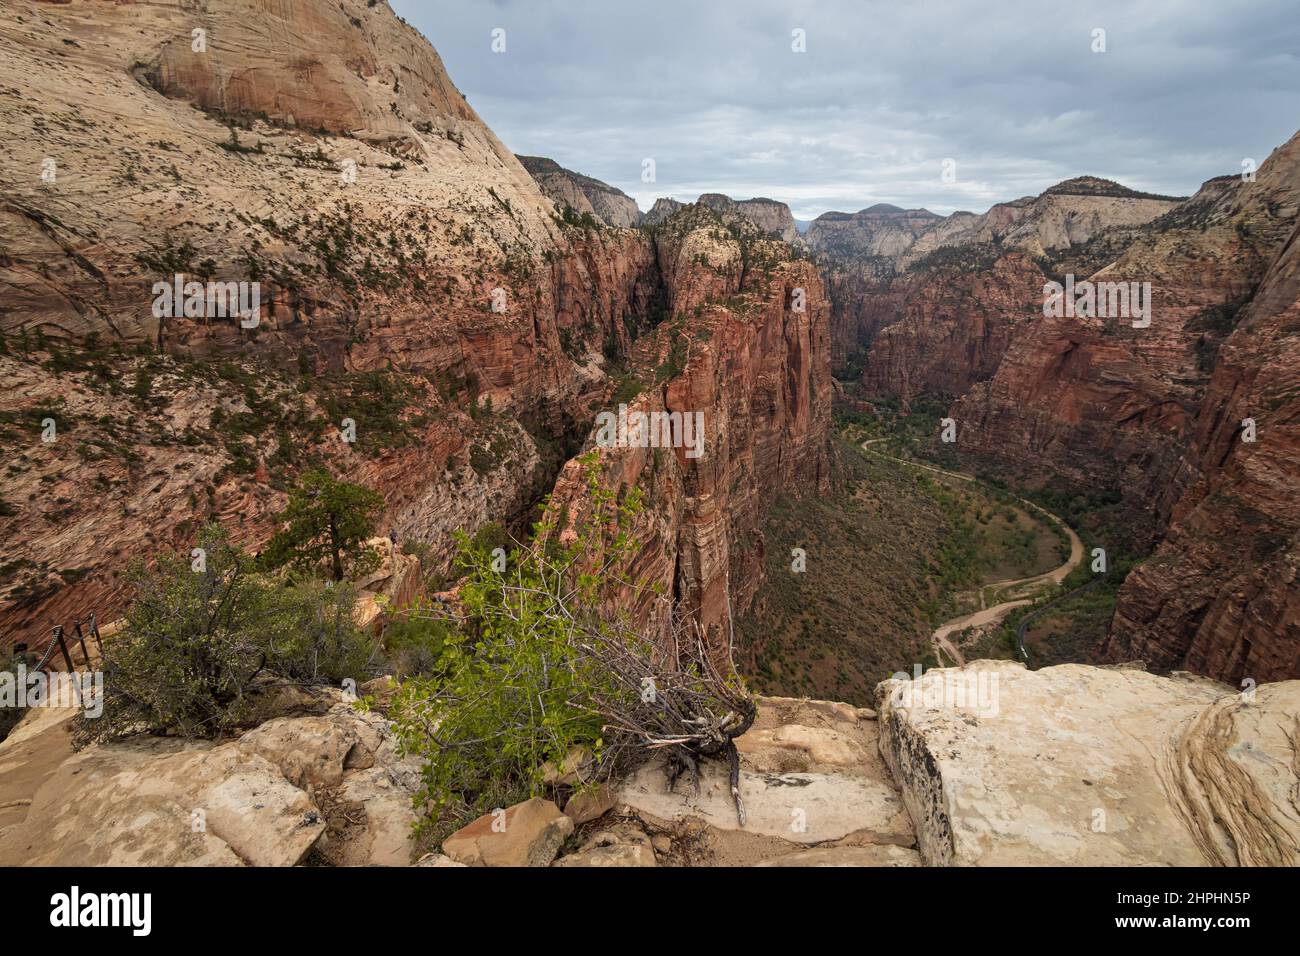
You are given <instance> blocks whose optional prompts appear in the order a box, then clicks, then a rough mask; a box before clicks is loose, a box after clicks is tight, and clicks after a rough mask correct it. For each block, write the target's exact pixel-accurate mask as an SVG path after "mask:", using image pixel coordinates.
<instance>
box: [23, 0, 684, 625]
mask: <svg viewBox="0 0 1300 956" xmlns="http://www.w3.org/2000/svg"><path fill="white" fill-rule="evenodd" d="M196 18H197V19H196ZM354 19H355V20H356V21H357V23H354V22H353V20H354ZM196 26H197V27H199V28H203V29H206V30H207V34H206V42H207V51H206V53H197V52H194V51H192V50H191V42H192V35H191V31H192V30H193V29H195V28H196ZM65 40H67V41H69V42H65ZM378 51H383V53H382V54H380V53H379V52H378ZM133 70H134V71H135V72H134V73H133ZM41 77H45V78H47V79H41ZM51 78H56V79H51ZM0 90H2V91H3V92H0V101H3V102H5V103H6V106H5V108H4V109H3V115H4V117H5V120H4V123H5V127H4V134H5V135H3V136H0V185H2V186H3V190H2V191H3V193H4V196H5V200H4V202H3V203H2V204H0V221H2V223H0V235H3V236H4V239H3V249H2V250H0V252H2V255H0V297H2V298H3V300H4V302H5V309H4V312H3V314H2V315H0V334H3V335H4V337H5V340H6V341H13V340H14V339H15V337H18V336H22V337H24V338H27V337H30V338H31V339H32V340H33V341H46V342H49V343H54V345H55V346H57V347H58V348H59V349H76V348H79V347H81V345H82V344H83V343H85V342H87V341H88V337H89V336H93V337H94V338H95V340H96V341H97V342H98V345H99V347H102V348H105V349H110V348H115V349H121V350H122V351H123V353H124V354H127V355H129V354H130V353H131V351H132V350H133V349H135V348H137V347H139V348H147V349H154V350H158V351H160V352H161V353H162V356H163V357H161V358H159V359H157V360H156V361H157V362H159V363H162V367H160V368H154V369H153V370H152V371H151V372H150V374H151V375H152V378H153V388H154V392H153V398H155V399H157V400H158V401H160V402H162V403H163V404H164V405H165V408H166V413H165V414H159V413H158V412H157V411H156V409H154V408H148V409H146V410H147V412H148V414H141V413H140V412H141V410H140V409H133V408H132V407H130V405H129V404H127V403H123V402H122V401H121V399H120V389H121V388H122V384H123V382H125V383H126V385H128V386H129V385H130V383H131V372H130V371H126V372H117V371H115V370H110V371H109V372H108V373H107V374H108V375H109V378H108V379H105V378H104V377H102V376H101V375H97V374H94V373H92V372H91V371H90V370H89V366H86V367H83V368H78V369H73V370H65V371H61V372H55V371H53V370H51V368H50V367H49V365H50V363H49V361H48V359H49V358H50V356H49V354H48V350H47V352H45V353H41V352H39V351H38V352H37V353H35V354H33V355H31V356H30V357H29V356H27V355H25V354H19V352H18V351H17V350H15V351H12V352H10V353H9V354H6V355H3V356H0V364H3V368H2V369H0V374H3V376H4V378H5V380H6V382H7V383H12V388H10V389H7V390H6V392H5V395H4V396H3V397H0V413H3V414H4V415H5V417H6V421H8V420H9V417H10V416H13V420H15V421H18V422H23V423H27V422H29V421H30V422H31V423H32V427H30V428H28V427H26V426H25V425H24V427H22V428H21V429H19V428H9V427H8V426H6V427H5V428H3V429H0V447H3V449H4V450H5V452H6V458H7V459H8V460H10V461H11V462H13V467H12V468H11V470H10V474H9V476H8V480H7V482H6V488H5V500H6V503H8V504H10V505H11V506H12V510H13V511H14V512H15V513H13V514H9V513H8V511H9V510H11V509H0V511H4V512H5V513H4V514H0V533H3V535H4V537H5V538H6V540H8V541H12V542H15V547H14V552H13V553H12V555H7V558H8V559H9V562H8V563H7V564H6V569H5V572H4V577H3V580H0V599H3V600H0V634H3V642H4V643H5V644H6V645H8V644H9V643H10V642H13V641H20V640H22V641H26V642H28V643H29V644H31V643H36V642H42V641H43V640H44V639H45V638H46V637H47V636H48V634H49V627H50V626H51V622H52V621H63V622H65V623H69V624H70V623H71V620H72V619H73V618H74V617H75V616H77V615H84V614H85V613H87V612H88V611H89V610H91V609H94V610H97V611H98V612H99V617H100V620H107V619H110V618H111V617H113V616H115V615H116V613H117V612H118V611H120V609H121V607H122V604H123V600H124V597H125V585H124V582H123V581H122V580H120V578H119V577H118V573H119V572H120V570H121V569H122V568H124V567H126V566H127V565H128V564H130V563H131V561H133V560H135V559H137V558H142V559H145V560H151V559H152V558H154V557H155V556H156V555H157V554H158V552H159V551H161V550H177V549H184V550H188V548H189V547H190V544H189V541H190V539H191V538H192V534H193V529H194V527H195V526H197V524H198V523H201V522H202V521H204V520H207V519H209V518H211V519H214V520H218V521H221V523H223V524H224V525H226V526H227V527H229V528H230V529H231V531H232V534H234V536H235V537H236V539H237V540H239V541H240V542H241V543H242V544H244V545H246V546H247V547H249V548H252V549H256V548H257V547H259V546H260V545H261V544H262V543H263V542H264V541H265V540H266V538H267V537H269V535H270V533H271V531H272V530H273V529H272V527H271V524H270V518H271V516H272V515H274V514H275V512H276V511H278V510H279V509H280V508H281V507H282V506H283V503H284V497H283V491H282V489H283V487H284V485H285V482H286V479H289V478H291V477H292V471H293V470H294V467H296V466H289V467H286V466H284V465H281V464H277V461H276V459H277V455H276V447H277V438H276V434H275V431H274V429H270V428H267V429H264V430H263V431H260V432H258V433H256V434H254V435H253V436H251V437H250V439H249V440H248V441H247V442H246V443H245V444H244V454H246V455H247V456H249V457H250V458H251V459H253V465H254V467H253V470H252V471H250V472H248V473H246V474H245V475H239V474H234V475H232V474H230V471H229V466H230V465H231V464H232V462H233V460H234V454H233V452H231V450H230V448H229V447H228V446H226V445H223V443H222V441H221V440H220V438H219V437H217V438H214V439H213V440H212V441H210V442H201V443H197V444H196V443H195V441H194V436H196V435H205V434H206V435H214V436H220V435H221V433H222V428H221V427H219V426H218V425H217V424H216V420H215V417H214V415H215V413H216V412H218V411H220V413H222V414H223V415H225V416H231V415H244V414H248V412H249V408H250V406H249V404H248V402H247V401H246V400H245V398H244V396H243V395H242V394H241V393H242V392H243V391H244V390H245V386H244V385H242V384H237V385H232V384H231V382H230V381H229V380H227V381H221V380H214V379H213V378H212V377H211V375H210V374H208V371H209V370H210V369H211V368H213V367H219V366H220V363H222V362H225V361H230V362H232V363H236V364H239V367H240V368H242V369H244V374H246V375H247V376H248V380H249V381H252V382H255V383H257V385H258V387H259V388H261V389H262V390H263V394H262V396H261V398H262V399H263V400H265V401H266V402H267V403H268V405H269V406H273V407H277V408H280V409H282V410H288V409H292V408H293V406H294V405H295V403H296V402H298V401H299V400H301V401H302V402H303V403H304V405H305V407H306V409H305V410H306V414H307V415H309V416H310V415H322V414H327V413H328V412H327V406H326V405H325V404H323V403H322V402H321V398H322V396H321V395H320V394H319V393H316V392H310V391H309V392H307V393H305V394H304V393H302V392H301V391H300V390H299V389H298V388H297V385H298V384H299V381H298V380H297V376H298V375H299V374H301V375H303V376H305V377H306V378H307V379H308V380H314V379H315V378H316V376H318V375H328V376H338V375H342V374H345V373H347V374H352V373H361V372H366V371H371V370H382V369H390V368H391V369H393V374H394V375H396V376H398V377H399V378H402V379H403V380H404V381H405V382H407V384H409V385H410V386H411V387H412V388H413V389H415V391H416V393H417V394H419V396H420V398H419V404H420V405H421V406H422V407H423V408H424V409H427V410H428V411H429V412H430V414H429V415H428V416H427V419H428V420H426V421H424V422H423V423H422V424H419V425H412V426H411V434H410V436H409V439H410V440H409V441H407V442H405V443H404V444H402V445H401V446H400V447H394V448H389V449H384V450H380V451H374V450H363V446H362V445H359V446H356V447H352V446H345V445H344V444H343V443H341V442H339V441H338V440H337V435H336V434H335V433H334V428H337V427H338V426H337V423H335V424H334V425H333V426H332V427H331V429H330V431H329V432H328V433H327V434H323V435H318V436H315V437H313V438H311V439H307V438H305V437H304V436H299V435H294V436H293V439H292V441H290V442H289V444H290V445H295V444H300V445H302V446H303V447H302V451H303V452H304V453H308V452H309V453H311V454H314V455H318V456H320V457H321V458H323V459H324V460H325V461H327V462H328V463H329V464H330V465H331V467H333V468H334V469H335V470H336V471H338V472H340V473H346V474H347V475H348V476H349V478H350V479H351V480H355V481H360V482H363V483H366V484H369V485H370V486H372V487H375V488H376V489H377V490H379V491H380V492H381V493H382V494H383V495H384V497H385V499H386V501H387V503H388V507H389V513H388V515H387V516H386V518H385V521H386V522H387V523H388V524H391V525H392V526H393V527H394V528H395V529H396V530H397V532H398V534H399V535H400V536H402V538H403V539H406V538H410V537H414V538H418V539H421V540H424V541H428V542H430V543H431V544H432V545H433V547H434V549H435V552H439V553H438V554H437V557H440V558H444V559H445V558H446V557H447V556H448V554H449V552H450V550H451V545H450V537H449V533H450V532H451V531H453V530H456V529H458V528H463V529H466V530H474V529H476V528H477V527H479V526H481V525H482V524H484V523H485V522H487V521H490V520H495V521H504V522H510V521H514V520H517V519H519V518H520V517H521V516H523V515H524V514H526V512H527V510H528V509H529V508H530V507H531V506H532V505H533V503H534V502H535V501H536V500H537V498H538V497H540V496H541V495H542V494H544V493H545V492H546V491H547V490H548V488H549V486H550V484H551V482H552V481H553V480H554V474H555V469H556V468H557V467H558V462H557V461H555V460H553V458H552V459H551V460H547V461H543V460H542V458H541V456H540V455H539V453H538V447H537V446H538V440H539V439H540V440H542V441H556V442H558V443H559V444H560V445H561V446H562V445H563V444H564V442H565V441H566V440H567V438H568V437H571V436H572V435H573V434H575V433H576V432H578V431H585V430H586V423H587V422H588V421H589V418H588V415H589V412H588V411H587V409H588V406H589V405H590V403H591V402H592V401H594V400H596V397H597V396H598V395H600V394H601V393H602V392H603V391H604V390H605V389H606V388H607V378H608V376H607V373H606V366H607V359H606V357H605V355H606V352H607V351H608V352H611V353H612V352H615V351H617V350H619V349H624V348H626V346H627V343H628V342H629V341H630V339H631V335H632V331H633V329H632V328H631V326H634V325H635V324H636V322H637V321H638V320H639V317H641V316H643V315H644V314H645V313H646V311H647V309H648V306H649V302H650V300H651V298H652V297H653V295H654V293H655V289H656V287H657V284H658V279H657V276H656V275H655V270H656V262H655V253H654V248H653V246H652V244H651V243H650V242H649V241H648V240H647V239H646V238H645V237H642V236H639V235H638V234H636V233H634V232H632V231H611V230H599V231H592V230H583V229H579V228H572V227H568V226H562V225H557V224H556V222H555V221H554V219H553V213H554V205H553V203H552V202H551V201H550V200H548V199H547V198H546V197H544V196H543V195H542V193H541V192H540V191H539V190H538V188H537V184H536V183H535V182H534V181H533V179H532V177H531V176H529V175H528V173H527V171H526V170H524V169H523V167H522V166H521V165H520V164H519V163H518V162H517V161H516V159H515V157H514V156H513V155H512V154H511V153H510V152H509V151H508V150H506V149H505V148H504V147H503V146H502V145H501V143H500V142H499V141H498V140H497V139H496V137H495V136H494V135H493V134H492V133H491V131H490V130H488V129H487V128H486V127H485V126H484V125H483V124H482V123H481V121H480V120H479V119H478V118H477V117H476V116H475V114H474V113H473V111H472V110H471V109H470V108H469V107H468V105H466V104H465V102H464V100H463V98H462V97H461V96H460V94H459V93H458V92H456V90H455V88H454V86H453V85H452V84H451V82H450V80H449V79H448V78H447V76H446V74H445V71H444V70H443V68H442V65H441V63H440V61H439V59H438V57H437V54H436V53H435V52H434V51H433V49H432V48H431V47H429V45H428V44H427V43H426V42H425V41H423V39H421V38H420V37H419V36H418V34H416V33H415V32H414V31H413V30H411V29H410V28H409V27H407V26H405V25H403V24H402V23H400V22H399V21H398V20H397V18H396V17H395V16H394V15H393V13H392V11H391V10H390V9H389V8H388V6H387V5H386V4H378V5H375V6H373V7H372V6H370V5H368V4H367V3H366V2H364V0H346V2H343V3H338V2H332V3H331V2H325V0H305V2H303V3H294V4H288V5H286V4H279V3H265V2H253V0H214V2H212V3H208V4H207V5H206V6H205V7H204V9H203V11H202V13H201V14H196V13H194V12H193V11H190V10H188V9H186V8H183V7H180V6H174V5H173V6H167V5H148V4H146V5H140V4H128V5H121V4H117V5H114V4H107V3H76V4H69V5H56V6H48V7H42V8H41V11H40V15H39V16H23V17H21V19H20V14H19V12H18V8H6V9H5V11H3V12H0ZM34 103H38V104H40V108H39V109H38V108H37V107H35V106H30V104H34ZM20 104H29V105H20ZM313 104H314V105H313ZM11 107H12V108H11ZM56 114H57V115H59V116H63V117H74V116H75V117H81V118H82V119H81V120H78V121H77V124H75V125H73V121H72V120H70V119H69V120H60V121H59V122H57V123H47V122H46V120H45V119H44V118H43V117H47V116H53V115H56ZM110 118H111V119H110ZM46 159H49V160H51V161H52V162H53V163H54V166H53V167H51V169H50V173H51V175H50V177H49V178H48V179H44V180H43V179H42V177H41V171H42V169H43V164H44V163H45V160H46ZM178 272H179V273H182V274H183V275H184V276H185V278H186V280H187V281H188V280H190V279H194V280H199V279H206V278H208V277H209V276H210V277H211V278H212V279H213V280H214V281H222V282H224V281H232V282H239V281H246V282H254V281H256V282H259V283H260V287H261V315H260V320H259V324H258V325H257V326H256V327H254V328H251V329H244V328H242V327H241V325H240V323H239V322H238V321H237V320H236V319H235V317H233V316H228V317H224V318H222V317H215V318H186V317H183V316H178V317H174V318H171V317H169V318H165V319H159V318H157V317H155V316H154V315H153V310H152V304H153V300H154V293H153V290H152V287H153V283H155V282H157V281H161V280H164V279H169V278H170V277H171V276H172V275H174V274H175V273H178ZM494 290H501V292H502V293H504V300H503V302H504V310H503V311H493V308H492V303H493V301H494V299H493V296H494ZM149 361H150V362H153V361H155V360H154V359H150V360H149ZM243 363H246V364H243ZM138 364H143V360H142V361H141V362H140V363H138ZM196 366H201V367H200V368H198V369H197V370H196ZM295 369H296V370H297V371H295ZM277 370H278V371H282V372H283V375H279V377H277V374H275V373H276V372H277ZM489 400H490V401H491V403H492V410H493V413H494V414H493V416H492V417H490V418H489V417H482V416H480V418H479V419H477V420H472V419H471V417H470V416H469V415H467V414H466V412H467V411H468V410H470V409H471V407H472V406H474V405H475V404H478V405H483V404H486V402H488V401H489ZM47 407H51V408H56V409H57V411H58V414H57V418H58V421H59V428H60V435H61V439H60V440H58V441H55V442H53V443H51V444H43V443H41V442H40V440H39V438H40V433H39V431H38V430H37V429H36V428H35V423H36V422H39V421H40V419H41V417H42V416H40V415H38V414H37V412H38V411H39V410H41V409H43V408H47ZM344 414H345V413H344ZM353 417H354V418H356V419H357V427H358V430H359V431H360V432H361V433H362V434H363V435H364V434H365V430H366V429H367V427H369V423H368V420H367V419H366V417H365V416H363V415H356V414H355V413H354V415H353ZM534 436H536V437H534ZM62 438H67V439H68V440H66V441H64V440H62ZM363 445H364V442H363ZM487 449H491V453H490V455H489V456H486V457H488V458H489V459H490V468H482V467H475V465H476V464H480V463H481V461H482V459H483V458H484V457H485V456H484V455H483V452H484V451H485V450H487ZM476 453H477V454H476ZM286 472H289V473H288V474H286ZM106 495H107V496H109V497H111V499H112V507H108V508H105V507H103V506H102V504H103V499H104V498H105V496H106Z"/></svg>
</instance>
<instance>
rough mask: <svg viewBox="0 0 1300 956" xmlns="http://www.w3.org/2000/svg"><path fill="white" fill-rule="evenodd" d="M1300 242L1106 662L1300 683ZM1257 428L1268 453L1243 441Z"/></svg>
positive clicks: (1257, 313) (1211, 391) (1245, 325)
mask: <svg viewBox="0 0 1300 956" xmlns="http://www.w3.org/2000/svg"><path fill="white" fill-rule="evenodd" d="M1298 331H1300V242H1298V241H1297V236H1296V234H1295V233H1292V235H1291V237H1290V239H1289V240H1288V241H1287V243H1286V245H1285V247H1284V249H1283V251H1282V253H1281V255H1280V256H1279V257H1278V260H1277V261H1276V262H1275V263H1274V264H1273V267H1272V268H1271V269H1270V270H1269V272H1268V274H1267V275H1266V276H1265V278H1264V281H1263V283H1262V285H1261V287H1260V290H1259V292H1258V293H1257V294H1256V295H1255V297H1254V299H1253V300H1252V301H1251V303H1250V304H1249V305H1248V306H1246V307H1245V308H1244V309H1243V310H1242V314H1241V319H1240V321H1239V323H1238V325H1237V328H1236V330H1235V331H1234V332H1233V333H1232V334H1231V336H1230V337H1229V338H1228V339H1227V341H1226V342H1225V343H1224V344H1223V346H1222V348H1221V349H1220V350H1219V361H1218V364H1217V365H1216V366H1215V370H1214V374H1213V376H1212V377H1211V379H1210V382H1209V386H1208V388H1207V390H1206V394H1205V398H1204V400H1203V401H1202V403H1201V410H1200V414H1199V415H1198V418H1197V421H1196V424H1195V432H1194V435H1193V438H1192V442H1191V447H1190V449H1189V450H1188V451H1187V453H1186V455H1185V456H1184V458H1183V472H1184V475H1188V476H1190V477H1187V478H1185V479H1184V482H1185V484H1186V486H1187V490H1186V491H1185V492H1184V493H1183V494H1182V496H1181V497H1180V498H1179V499H1178V500H1177V502H1176V503H1175V504H1174V505H1173V511H1172V517H1171V522H1170V528H1169V532H1168V534H1167V535H1166V537H1165V538H1164V540H1163V541H1162V542H1161V543H1160V545H1159V547H1157V548H1156V550H1155V553H1154V555H1153V557H1152V559H1151V560H1150V561H1147V562H1144V563H1143V564H1141V565H1139V566H1138V567H1137V568H1135V569H1134V570H1133V572H1132V573H1131V574H1130V575H1129V577H1128V578H1127V579H1126V580H1125V582H1124V586H1123V588H1122V589H1121V591H1120V595H1119V601H1118V606H1117V608H1116V613H1115V618H1114V621H1113V622H1112V626H1111V632H1110V636H1109V638H1108V640H1107V644H1106V646H1105V647H1104V648H1103V650H1104V652H1105V653H1106V654H1107V655H1108V656H1110V657H1111V658H1112V659H1115V658H1121V657H1141V658H1144V659H1146V660H1147V661H1148V662H1150V663H1151V664H1152V665H1153V666H1157V667H1173V666H1185V667H1187V668H1188V669H1190V670H1193V671H1195V672H1197V673H1201V674H1212V675H1215V676H1218V677H1221V678H1223V679H1225V680H1228V681H1231V682H1232V683H1234V684H1239V683H1240V682H1241V681H1243V680H1245V679H1247V678H1249V679H1251V680H1254V681H1255V682H1257V683H1262V682H1265V681H1275V680H1282V679H1285V678H1293V677H1296V676H1297V675H1300V505H1298V504H1297V496H1296V488H1297V485H1298V484H1300V426H1298V425H1297V422H1298V421H1300V336H1298V335H1297V332H1298ZM1248 419H1249V420H1251V421H1253V422H1254V424H1255V428H1256V430H1257V434H1256V440H1255V441H1254V442H1247V441H1244V440H1243V437H1245V436H1244V431H1243V428H1244V426H1243V423H1244V422H1245V421H1247V420H1248Z"/></svg>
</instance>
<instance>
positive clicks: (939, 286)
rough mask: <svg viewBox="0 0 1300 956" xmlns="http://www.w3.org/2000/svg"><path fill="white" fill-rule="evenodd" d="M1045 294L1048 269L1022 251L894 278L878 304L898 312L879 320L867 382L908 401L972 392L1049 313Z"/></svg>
mask: <svg viewBox="0 0 1300 956" xmlns="http://www.w3.org/2000/svg"><path fill="white" fill-rule="evenodd" d="M1042 295H1043V276H1042V273H1041V272H1039V270H1038V268H1037V267H1036V266H1035V265H1034V264H1033V262H1032V261H1031V260H1030V259H1029V257H1028V256H1026V255H1025V254H1024V253H1018V252H1017V253H1010V254H1008V255H1006V256H1002V257H1000V258H998V259H997V260H996V261H994V262H993V263H992V264H991V265H990V266H989V267H988V268H987V269H981V270H979V271H975V272H965V271H961V270H949V269H939V270H934V271H926V272H923V273H920V274H908V275H906V276H903V277H901V278H898V279H895V280H893V282H891V283H890V284H889V287H888V289H887V290H883V291H882V292H881V293H880V294H879V296H878V297H877V302H875V303H873V306H872V310H879V309H881V308H882V307H883V308H885V309H888V308H890V307H891V306H892V307H893V308H894V310H895V311H894V312H893V315H892V316H888V317H882V318H880V319H877V320H875V324H876V326H877V328H878V331H877V332H876V334H875V335H874V337H873V338H871V340H870V342H871V344H870V347H869V350H868V352H867V355H866V361H865V368H864V370H863V372H862V385H863V387H864V388H865V389H866V391H867V394H869V395H887V396H896V397H899V398H902V399H905V400H906V399H911V398H914V397H915V396H917V395H919V394H922V393H926V392H928V393H938V394H947V395H952V396H954V397H955V396H957V395H961V394H963V393H965V392H966V391H967V390H968V389H969V388H970V387H971V386H972V385H974V384H975V383H976V382H980V381H983V380H985V379H987V378H989V377H991V376H992V375H993V373H994V372H996V371H997V369H998V367H999V365H1000V363H1001V362H1002V359H1003V356H1004V355H1005V353H1006V351H1007V349H1008V347H1009V346H1010V344H1011V342H1012V340H1013V339H1014V338H1015V337H1016V336H1017V334H1018V333H1019V331H1020V330H1021V329H1022V328H1023V327H1024V326H1025V325H1027V324H1029V323H1031V322H1035V321H1038V320H1039V319H1041V318H1042ZM869 314H870V312H869ZM859 321H860V322H861V320H859ZM857 338H858V340H859V341H861V338H862V331H861V325H859V331H858V334H857Z"/></svg>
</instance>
